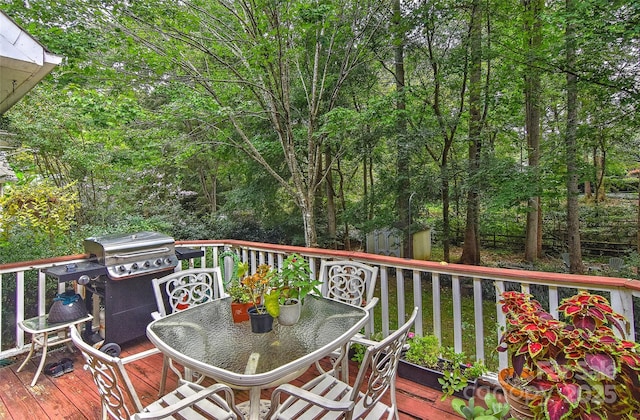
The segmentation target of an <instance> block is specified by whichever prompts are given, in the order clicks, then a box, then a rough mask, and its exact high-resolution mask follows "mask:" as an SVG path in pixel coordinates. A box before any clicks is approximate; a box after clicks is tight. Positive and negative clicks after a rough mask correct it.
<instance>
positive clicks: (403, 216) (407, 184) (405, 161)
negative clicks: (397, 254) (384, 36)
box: [392, 0, 413, 258]
mask: <svg viewBox="0 0 640 420" xmlns="http://www.w3.org/2000/svg"><path fill="white" fill-rule="evenodd" d="M392 23H393V28H394V29H393V34H394V56H395V70H394V71H395V79H396V91H397V94H398V95H397V100H396V110H397V120H396V138H397V147H396V153H397V155H396V179H397V187H396V210H397V216H398V227H399V229H400V231H401V232H402V233H403V236H404V240H403V241H402V254H403V256H404V257H406V258H411V257H412V256H413V255H412V242H413V241H412V240H411V220H409V197H410V194H411V191H410V189H411V178H410V177H411V174H410V173H409V161H410V159H409V157H410V154H409V144H408V141H409V139H408V136H407V121H406V116H405V109H406V103H405V97H404V84H405V80H404V29H403V22H402V15H401V10H400V0H394V2H393V18H392Z"/></svg>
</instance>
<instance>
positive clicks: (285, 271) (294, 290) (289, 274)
mask: <svg viewBox="0 0 640 420" xmlns="http://www.w3.org/2000/svg"><path fill="white" fill-rule="evenodd" d="M320 284H321V283H320V282H319V281H317V280H314V279H313V278H312V277H311V269H310V267H309V263H308V262H307V261H306V260H305V259H304V258H303V257H301V256H300V255H298V254H291V255H289V256H288V257H287V258H286V259H285V260H284V263H283V265H282V269H281V270H279V271H277V272H276V273H275V274H274V276H273V282H272V288H271V290H270V291H269V294H267V295H266V296H265V306H266V308H267V310H268V311H269V313H270V314H271V315H272V316H273V317H274V318H275V317H277V318H278V322H279V323H280V324H281V325H293V324H295V323H296V322H298V319H299V318H300V311H301V304H302V303H303V301H304V298H305V296H307V295H308V294H309V293H311V292H315V293H317V294H320V291H319V290H318V286H319V285H320Z"/></svg>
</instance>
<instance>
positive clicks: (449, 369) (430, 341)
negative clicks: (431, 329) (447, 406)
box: [398, 333, 487, 400]
mask: <svg viewBox="0 0 640 420" xmlns="http://www.w3.org/2000/svg"><path fill="white" fill-rule="evenodd" d="M407 343H408V345H409V347H408V349H407V351H406V352H405V353H404V355H403V357H402V358H401V359H400V363H399V365H398V376H400V377H401V378H405V379H409V380H411V381H414V382H416V383H419V384H421V385H424V386H428V387H430V388H433V389H437V390H439V391H441V392H442V393H443V395H442V399H443V400H444V399H446V398H447V397H448V396H451V395H455V396H457V397H460V398H465V399H469V398H471V397H473V395H474V393H475V388H476V379H477V378H479V377H480V376H481V375H482V374H484V373H485V372H486V371H487V369H486V367H485V366H484V363H483V362H481V361H475V362H468V361H466V356H465V354H464V353H457V352H455V351H454V350H453V349H452V348H450V347H442V346H441V345H440V340H438V337H436V336H434V335H425V336H418V335H415V334H413V333H409V336H408V340H407Z"/></svg>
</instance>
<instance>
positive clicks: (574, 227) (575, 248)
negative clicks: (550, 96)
mask: <svg viewBox="0 0 640 420" xmlns="http://www.w3.org/2000/svg"><path fill="white" fill-rule="evenodd" d="M574 2H575V0H566V3H565V4H566V8H567V15H568V16H572V14H573V13H574V8H575V3H574ZM570 19H571V18H570ZM565 43H566V69H567V129H566V133H565V147H566V159H567V245H568V247H569V271H570V272H571V273H582V272H583V271H584V266H583V264H582V248H581V245H580V217H579V205H578V194H579V190H578V160H577V159H578V153H577V144H576V130H577V124H578V78H577V76H576V74H575V73H574V71H573V69H574V66H575V63H576V33H575V25H574V24H573V23H572V22H571V20H569V21H568V22H567V27H566V32H565Z"/></svg>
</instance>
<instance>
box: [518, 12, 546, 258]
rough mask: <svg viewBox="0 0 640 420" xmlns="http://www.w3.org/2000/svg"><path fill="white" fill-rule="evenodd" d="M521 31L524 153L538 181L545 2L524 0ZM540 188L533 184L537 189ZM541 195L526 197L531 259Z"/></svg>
mask: <svg viewBox="0 0 640 420" xmlns="http://www.w3.org/2000/svg"><path fill="white" fill-rule="evenodd" d="M523 3H524V11H525V17H524V22H525V23H524V31H525V37H526V38H525V42H526V45H525V50H526V51H527V53H528V56H527V68H526V71H525V76H524V97H525V130H526V137H527V155H528V160H529V169H530V170H531V171H533V172H534V174H535V182H536V184H537V183H538V180H539V177H538V166H539V162H540V93H541V85H540V71H539V70H538V67H537V61H538V57H537V56H538V51H539V49H540V45H541V43H542V29H541V27H542V24H541V21H540V14H541V13H542V8H543V7H544V3H543V1H542V0H524V1H523ZM538 189H539V188H536V190H538ZM541 218H542V217H541V208H540V197H539V196H538V195H537V194H536V195H534V196H533V197H530V198H529V205H528V209H527V227H526V238H525V246H524V258H525V260H526V261H529V262H534V261H536V260H537V259H538V258H539V257H540V252H539V250H542V244H539V243H538V230H539V229H538V228H539V226H538V221H539V220H540V219H541Z"/></svg>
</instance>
